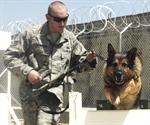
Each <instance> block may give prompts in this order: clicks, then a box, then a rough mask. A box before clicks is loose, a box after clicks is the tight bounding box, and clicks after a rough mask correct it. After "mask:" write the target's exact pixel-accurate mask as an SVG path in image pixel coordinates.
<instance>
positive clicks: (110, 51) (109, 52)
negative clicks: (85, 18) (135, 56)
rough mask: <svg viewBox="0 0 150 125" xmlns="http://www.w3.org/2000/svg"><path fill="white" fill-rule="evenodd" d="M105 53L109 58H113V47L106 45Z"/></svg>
mask: <svg viewBox="0 0 150 125" xmlns="http://www.w3.org/2000/svg"><path fill="white" fill-rule="evenodd" d="M107 51H108V57H109V58H111V57H113V56H114V55H115V54H116V51H115V49H114V48H113V46H112V45H111V44H110V43H108V48H107Z"/></svg>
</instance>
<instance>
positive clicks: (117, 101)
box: [115, 96, 120, 105]
mask: <svg viewBox="0 0 150 125" xmlns="http://www.w3.org/2000/svg"><path fill="white" fill-rule="evenodd" d="M119 103H120V97H119V96H117V98H116V100H115V105H118V104H119Z"/></svg>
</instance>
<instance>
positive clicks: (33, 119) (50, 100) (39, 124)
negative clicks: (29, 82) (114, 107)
mask: <svg viewBox="0 0 150 125" xmlns="http://www.w3.org/2000/svg"><path fill="white" fill-rule="evenodd" d="M21 88H22V87H21ZM23 89H24V90H25V88H23ZM28 89H29V88H28ZM22 92H23V90H22V89H20V94H21V93H22ZM24 92H25V91H24ZM22 94H23V93H22ZM35 95H36V97H37V100H38V102H39V104H40V107H41V108H42V109H44V110H50V111H57V112H58V111H60V110H61V108H62V103H60V101H59V99H58V98H57V97H56V95H55V94H53V93H50V92H48V91H47V89H46V90H44V91H42V92H40V94H39V92H38V94H37V93H35ZM21 105H22V111H23V118H24V125H57V123H58V122H59V120H60V114H56V115H53V114H48V113H45V112H43V111H42V110H40V109H39V108H38V107H37V105H36V103H35V102H34V100H33V99H32V97H31V93H30V92H28V94H27V96H25V97H24V98H21Z"/></svg>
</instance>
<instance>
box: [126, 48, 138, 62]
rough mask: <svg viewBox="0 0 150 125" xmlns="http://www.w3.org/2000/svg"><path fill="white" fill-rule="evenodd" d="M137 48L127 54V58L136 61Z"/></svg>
mask: <svg viewBox="0 0 150 125" xmlns="http://www.w3.org/2000/svg"><path fill="white" fill-rule="evenodd" d="M136 51H137V48H132V49H130V50H129V51H128V52H127V58H128V59H130V60H132V61H134V60H135V57H136Z"/></svg>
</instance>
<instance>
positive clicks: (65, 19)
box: [48, 14, 69, 23]
mask: <svg viewBox="0 0 150 125" xmlns="http://www.w3.org/2000/svg"><path fill="white" fill-rule="evenodd" d="M48 15H50V16H51V17H53V19H54V21H56V22H58V23H59V22H61V21H63V22H66V21H67V19H68V17H69V14H68V15H67V16H66V17H64V18H60V17H55V16H52V15H51V14H48Z"/></svg>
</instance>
